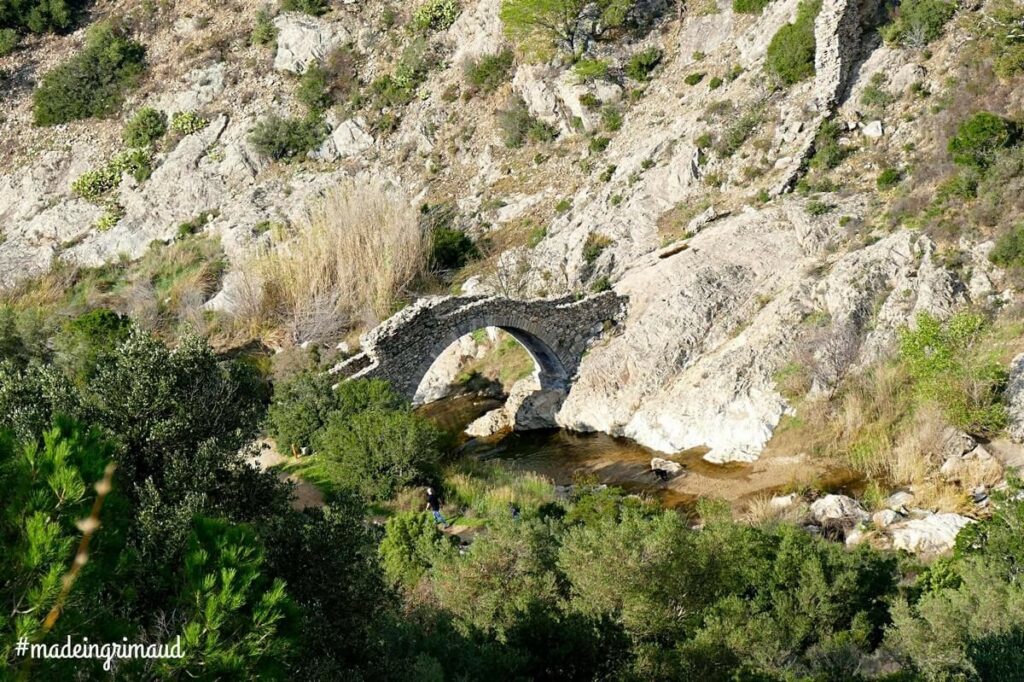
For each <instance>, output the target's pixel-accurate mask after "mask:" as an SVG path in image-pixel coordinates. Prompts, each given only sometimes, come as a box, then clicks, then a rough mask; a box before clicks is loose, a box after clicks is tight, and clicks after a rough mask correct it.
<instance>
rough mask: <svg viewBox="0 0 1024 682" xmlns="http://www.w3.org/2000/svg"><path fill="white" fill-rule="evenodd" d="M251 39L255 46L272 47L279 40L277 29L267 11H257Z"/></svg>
mask: <svg viewBox="0 0 1024 682" xmlns="http://www.w3.org/2000/svg"><path fill="white" fill-rule="evenodd" d="M249 39H250V40H251V41H252V44H253V45H270V44H271V43H273V42H274V41H275V40H277V27H276V26H274V22H273V21H271V18H270V13H269V12H267V10H266V9H260V10H257V11H256V23H255V24H254V25H253V27H252V35H251V36H250V38H249Z"/></svg>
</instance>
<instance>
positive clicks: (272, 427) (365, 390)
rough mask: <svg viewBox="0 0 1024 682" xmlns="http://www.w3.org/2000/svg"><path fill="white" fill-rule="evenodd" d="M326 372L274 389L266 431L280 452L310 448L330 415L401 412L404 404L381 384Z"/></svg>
mask: <svg viewBox="0 0 1024 682" xmlns="http://www.w3.org/2000/svg"><path fill="white" fill-rule="evenodd" d="M335 383H337V378H336V377H334V376H332V375H330V374H328V373H327V372H319V371H314V372H304V373H302V374H299V375H297V376H295V377H294V378H292V379H290V380H288V381H283V382H279V383H277V384H276V385H275V386H274V398H273V401H272V402H271V404H270V408H269V409H268V410H267V429H268V431H269V433H270V435H271V436H273V437H274V439H275V440H276V441H277V447H278V449H279V450H280V451H281V452H285V453H290V452H292V451H301V450H302V449H303V448H310V447H311V446H312V444H313V439H314V437H315V435H316V434H317V433H318V432H319V431H320V430H321V429H323V427H324V426H325V425H326V424H327V420H328V419H329V418H330V417H331V416H332V415H335V414H337V415H340V418H342V419H344V418H347V417H349V416H352V415H354V414H357V413H359V412H363V411H366V410H401V409H405V408H406V407H407V404H406V402H405V401H404V400H403V399H402V398H401V396H399V395H398V394H397V393H395V392H394V391H393V390H392V389H391V386H389V385H388V384H387V383H386V382H384V381H378V380H373V381H344V382H342V383H340V384H338V387H337V388H332V386H334V384H335Z"/></svg>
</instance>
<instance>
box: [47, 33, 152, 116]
mask: <svg viewBox="0 0 1024 682" xmlns="http://www.w3.org/2000/svg"><path fill="white" fill-rule="evenodd" d="M145 55H146V50H145V48H144V47H143V46H142V45H140V44H139V43H137V42H135V41H133V40H131V39H130V38H129V37H128V35H127V33H126V31H125V30H124V29H122V28H120V27H119V26H117V25H116V24H113V23H111V22H103V23H99V24H96V25H94V26H93V27H92V28H90V29H89V32H88V33H87V34H86V39H85V47H84V48H83V49H82V51H81V52H79V53H78V54H76V55H75V56H73V57H71V58H70V59H68V60H67V61H65V62H64V63H63V64H60V65H59V66H57V67H56V68H54V69H53V70H51V71H48V72H47V73H46V74H45V75H43V78H42V81H41V82H40V84H39V87H38V88H36V90H35V92H33V93H32V116H33V120H34V121H35V123H36V125H43V126H48V125H55V124H58V123H67V122H68V121H74V120H77V119H82V118H90V117H102V116H109V115H110V114H112V113H114V112H115V111H116V110H117V109H118V108H119V107H120V106H121V101H122V99H123V98H124V94H125V92H126V91H127V90H128V89H130V88H131V87H133V86H134V85H135V84H136V83H137V82H138V80H139V77H140V76H141V74H142V72H143V70H144V69H145Z"/></svg>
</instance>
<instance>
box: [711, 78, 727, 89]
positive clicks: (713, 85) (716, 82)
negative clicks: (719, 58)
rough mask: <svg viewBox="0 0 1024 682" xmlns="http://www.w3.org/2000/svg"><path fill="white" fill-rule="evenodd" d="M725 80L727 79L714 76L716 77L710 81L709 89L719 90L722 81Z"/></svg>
mask: <svg viewBox="0 0 1024 682" xmlns="http://www.w3.org/2000/svg"><path fill="white" fill-rule="evenodd" d="M724 82H725V81H723V80H722V79H721V78H719V77H718V76H714V77H712V79H711V80H709V81H708V89H709V90H717V89H718V88H720V87H722V83H724Z"/></svg>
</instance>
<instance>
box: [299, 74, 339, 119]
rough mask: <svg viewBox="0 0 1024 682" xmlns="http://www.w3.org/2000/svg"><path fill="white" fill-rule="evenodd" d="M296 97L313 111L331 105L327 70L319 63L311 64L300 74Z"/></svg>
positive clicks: (317, 111) (319, 110)
mask: <svg viewBox="0 0 1024 682" xmlns="http://www.w3.org/2000/svg"><path fill="white" fill-rule="evenodd" d="M295 98H296V99H297V100H299V101H300V102H302V103H303V104H305V105H306V107H307V108H308V109H309V111H310V112H312V113H319V112H322V111H323V110H324V109H326V108H327V107H329V106H331V93H330V89H329V86H328V73H327V70H326V69H324V68H323V67H322V66H320V65H319V64H310V65H309V66H308V67H307V68H306V70H305V71H303V72H302V75H301V76H299V87H298V88H297V89H296V90H295Z"/></svg>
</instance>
